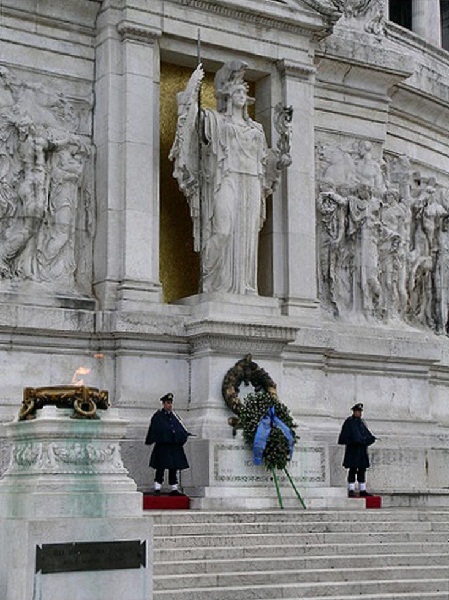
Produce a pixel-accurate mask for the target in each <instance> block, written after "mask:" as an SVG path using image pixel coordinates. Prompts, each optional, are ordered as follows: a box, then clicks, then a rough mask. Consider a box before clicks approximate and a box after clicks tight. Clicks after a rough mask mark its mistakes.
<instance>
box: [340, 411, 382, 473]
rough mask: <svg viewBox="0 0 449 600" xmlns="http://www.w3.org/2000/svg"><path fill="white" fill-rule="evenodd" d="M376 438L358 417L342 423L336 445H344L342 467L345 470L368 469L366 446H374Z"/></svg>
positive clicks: (349, 418) (352, 417)
mask: <svg viewBox="0 0 449 600" xmlns="http://www.w3.org/2000/svg"><path fill="white" fill-rule="evenodd" d="M375 441H376V438H375V437H374V435H373V434H372V433H371V432H370V430H369V429H368V427H367V426H366V425H365V423H364V421H363V419H361V418H360V417H354V415H352V416H351V417H348V418H347V419H346V421H345V422H344V423H343V427H342V428H341V431H340V435H339V436H338V443H339V444H342V445H345V446H346V449H345V456H344V458H343V466H344V467H345V468H346V469H368V467H369V458H368V450H367V448H368V446H371V444H374V442H375Z"/></svg>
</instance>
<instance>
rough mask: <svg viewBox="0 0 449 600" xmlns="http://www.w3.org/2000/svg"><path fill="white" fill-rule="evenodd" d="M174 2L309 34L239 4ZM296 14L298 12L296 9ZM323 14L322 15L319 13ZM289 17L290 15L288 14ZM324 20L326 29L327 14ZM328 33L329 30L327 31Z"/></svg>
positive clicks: (195, 0) (204, 0)
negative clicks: (236, 6)
mask: <svg viewBox="0 0 449 600" xmlns="http://www.w3.org/2000/svg"><path fill="white" fill-rule="evenodd" d="M169 1H170V2H173V3H175V4H182V5H183V6H190V7H192V8H197V9H199V10H203V11H207V12H212V13H215V14H218V15H222V16H224V17H230V18H232V19H235V20H236V21H246V22H247V23H255V24H257V25H259V26H261V27H266V28H267V29H280V30H282V31H290V32H292V33H296V34H298V35H303V36H308V35H310V30H308V29H307V28H306V27H305V26H303V25H300V24H296V23H294V22H292V21H291V20H289V21H287V20H284V19H282V18H281V17H279V18H275V17H274V15H273V16H267V15H262V14H261V13H260V11H259V12H256V11H253V10H250V9H246V10H245V7H243V6H239V7H238V8H235V7H233V6H230V5H225V4H221V3H218V2H216V1H212V0H169ZM298 15H300V12H299V10H298ZM321 16H323V15H321ZM290 19H291V16H290ZM325 20H326V29H328V23H327V21H328V16H325ZM329 33H330V32H329Z"/></svg>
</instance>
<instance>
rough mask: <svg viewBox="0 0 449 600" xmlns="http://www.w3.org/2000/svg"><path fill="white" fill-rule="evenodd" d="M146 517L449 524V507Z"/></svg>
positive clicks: (162, 513) (156, 514) (153, 515)
mask: <svg viewBox="0 0 449 600" xmlns="http://www.w3.org/2000/svg"><path fill="white" fill-rule="evenodd" d="M146 516H148V517H151V518H152V519H154V521H155V523H157V524H170V525H175V524H177V523H181V524H188V523H258V522H282V523H287V522H292V523H297V522H308V521H313V522H320V521H322V522H331V523H335V522H337V521H338V522H340V521H342V522H348V521H350V522H355V521H363V522H373V523H377V522H379V521H381V522H384V521H407V522H413V521H426V522H427V521H432V522H435V521H442V522H448V523H449V510H442V511H434V510H413V509H393V510H384V509H382V510H368V511H367V510H360V509H357V510H332V511H331V510H329V511H315V510H313V511H312V510H274V511H257V512H254V511H239V512H229V511H219V512H217V511H195V510H186V511H183V510H179V511H176V512H167V511H157V510H154V511H151V513H146Z"/></svg>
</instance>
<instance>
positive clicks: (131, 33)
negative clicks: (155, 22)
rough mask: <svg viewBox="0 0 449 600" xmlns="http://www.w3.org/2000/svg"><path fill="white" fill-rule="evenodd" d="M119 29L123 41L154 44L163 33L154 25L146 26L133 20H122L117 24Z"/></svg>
mask: <svg viewBox="0 0 449 600" xmlns="http://www.w3.org/2000/svg"><path fill="white" fill-rule="evenodd" d="M117 31H118V33H119V35H120V37H121V39H122V41H124V40H127V41H133V42H141V43H143V44H154V42H155V41H156V40H157V39H158V38H159V37H160V36H161V35H162V32H161V31H160V30H158V29H154V28H152V27H146V26H145V25H142V24H141V23H134V22H133V21H127V20H125V21H120V23H118V25H117Z"/></svg>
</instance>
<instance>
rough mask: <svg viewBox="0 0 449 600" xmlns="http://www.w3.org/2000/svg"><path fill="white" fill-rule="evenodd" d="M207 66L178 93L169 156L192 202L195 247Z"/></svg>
mask: <svg viewBox="0 0 449 600" xmlns="http://www.w3.org/2000/svg"><path fill="white" fill-rule="evenodd" d="M203 78H204V70H203V67H202V65H201V64H199V65H198V66H197V68H196V69H195V71H194V72H193V73H192V75H191V77H190V79H189V81H188V83H187V86H186V89H185V90H184V91H183V92H181V93H180V94H178V123H177V126H176V135H175V141H174V142H173V146H172V148H171V150H170V154H169V159H170V160H172V161H173V162H174V166H173V176H174V177H175V179H177V181H178V185H179V189H180V190H181V191H182V192H183V194H184V195H185V197H186V198H187V201H188V203H189V206H190V214H191V217H192V220H193V235H194V240H195V250H196V251H198V250H199V239H200V190H199V185H200V184H199V168H200V165H199V149H198V95H199V90H200V86H201V82H202V80H203Z"/></svg>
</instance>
